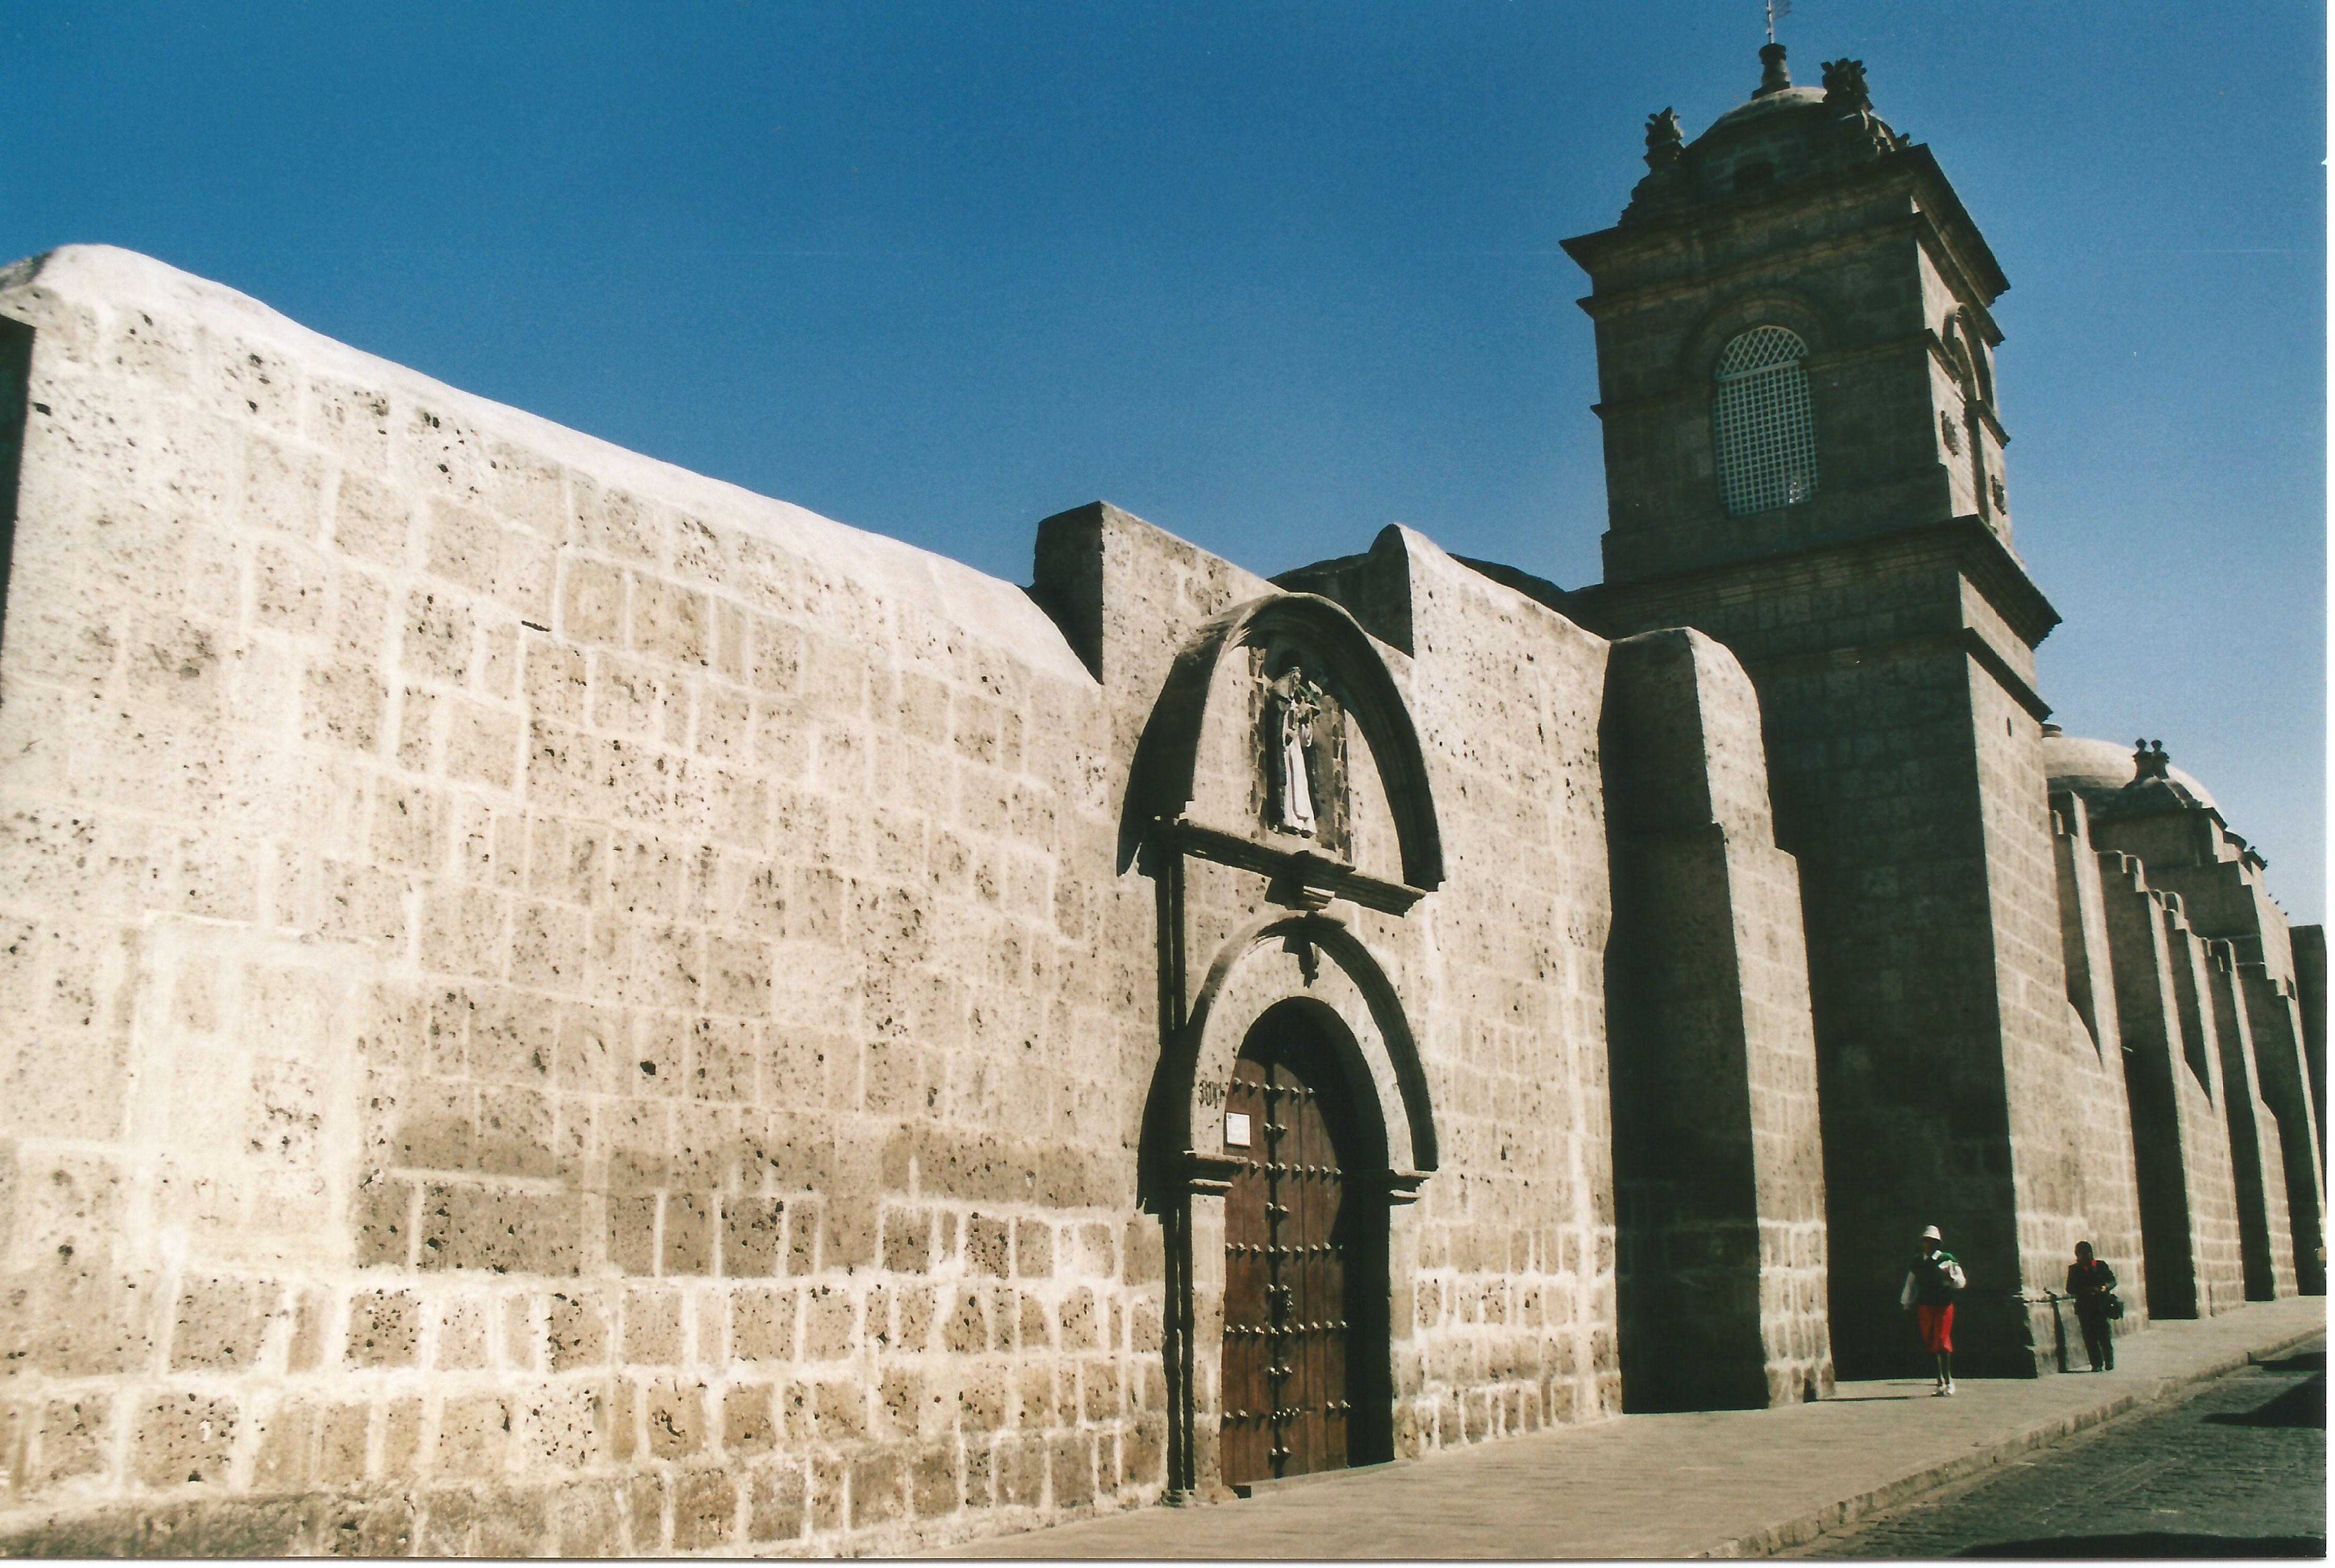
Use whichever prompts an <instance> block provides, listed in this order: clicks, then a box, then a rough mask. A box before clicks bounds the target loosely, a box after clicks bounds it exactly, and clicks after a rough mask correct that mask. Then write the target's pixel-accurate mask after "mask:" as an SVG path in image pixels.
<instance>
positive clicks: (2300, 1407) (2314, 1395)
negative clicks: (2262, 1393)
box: [2205, 1352, 2327, 1431]
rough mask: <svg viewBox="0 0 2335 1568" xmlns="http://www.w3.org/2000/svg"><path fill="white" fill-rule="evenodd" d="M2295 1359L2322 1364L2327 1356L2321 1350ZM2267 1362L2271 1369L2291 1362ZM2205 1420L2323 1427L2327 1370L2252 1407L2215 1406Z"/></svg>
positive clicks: (2226, 1423) (2235, 1424)
mask: <svg viewBox="0 0 2335 1568" xmlns="http://www.w3.org/2000/svg"><path fill="white" fill-rule="evenodd" d="M2294 1360H2296V1361H2307V1360H2315V1361H2317V1362H2319V1363H2320V1365H2321V1366H2322V1367H2323V1366H2324V1365H2325V1364H2326V1360H2327V1357H2326V1355H2325V1354H2324V1353H2323V1352H2322V1353H2320V1354H2319V1355H2316V1356H2297V1357H2295V1358H2294ZM2270 1365H2271V1368H2272V1370H2287V1369H2289V1368H2290V1366H2291V1363H2288V1362H2283V1361H2273V1362H2272V1363H2270ZM2294 1370H2300V1369H2294ZM2205 1421H2206V1424H2207V1425H2208V1426H2214V1427H2317V1428H2320V1429H2321V1430H2322V1431H2323V1430H2325V1428H2326V1426H2327V1374H2326V1373H2325V1372H2324V1371H2320V1372H2317V1373H2314V1374H2313V1375H2312V1376H2311V1377H2309V1378H2306V1379H2303V1380H2302V1381H2301V1382H2300V1383H2297V1384H2295V1385H2294V1387H2292V1388H2291V1389H2285V1390H2284V1391H2282V1393H2280V1395H2279V1396H2278V1398H2276V1399H2272V1400H2269V1401H2267V1402H2266V1403H2263V1404H2260V1405H2256V1406H2255V1407H2254V1408H2253V1409H2251V1410H2217V1411H2215V1412H2214V1414H2212V1415H2210V1416H2208V1417H2206V1418H2205Z"/></svg>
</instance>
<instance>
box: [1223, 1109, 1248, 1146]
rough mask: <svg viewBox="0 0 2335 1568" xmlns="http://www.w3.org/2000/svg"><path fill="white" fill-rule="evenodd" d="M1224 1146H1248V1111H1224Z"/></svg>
mask: <svg viewBox="0 0 2335 1568" xmlns="http://www.w3.org/2000/svg"><path fill="white" fill-rule="evenodd" d="M1225 1147H1226V1148H1246V1147H1248V1113H1247V1112H1246V1111H1239V1110H1228V1111H1226V1112H1225Z"/></svg>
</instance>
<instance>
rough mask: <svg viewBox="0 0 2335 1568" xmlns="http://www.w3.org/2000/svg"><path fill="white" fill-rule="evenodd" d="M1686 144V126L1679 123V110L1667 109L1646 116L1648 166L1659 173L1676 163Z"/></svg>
mask: <svg viewBox="0 0 2335 1568" xmlns="http://www.w3.org/2000/svg"><path fill="white" fill-rule="evenodd" d="M1685 145H1686V131H1685V128H1684V127H1682V126H1681V125H1680V124H1679V117H1678V111H1677V110H1675V109H1665V110H1663V111H1662V112H1661V113H1660V114H1649V115H1647V116H1646V167H1647V168H1648V169H1652V170H1654V171H1655V172H1656V173H1657V174H1659V173H1661V172H1662V170H1663V169H1669V168H1671V167H1672V166H1673V165H1675V164H1676V163H1677V162H1678V160H1679V151H1680V150H1681V148H1683V147H1685Z"/></svg>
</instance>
